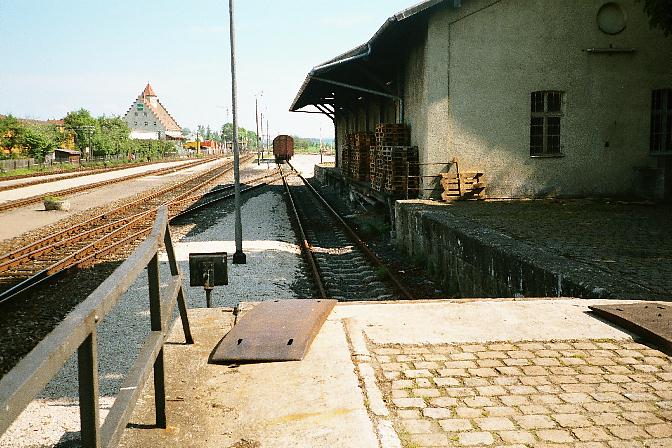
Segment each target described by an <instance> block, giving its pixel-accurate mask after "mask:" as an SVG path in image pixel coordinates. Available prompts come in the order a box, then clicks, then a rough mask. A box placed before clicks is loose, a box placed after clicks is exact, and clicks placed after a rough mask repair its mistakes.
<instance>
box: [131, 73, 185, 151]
mask: <svg viewBox="0 0 672 448" xmlns="http://www.w3.org/2000/svg"><path fill="white" fill-rule="evenodd" d="M124 121H126V123H127V124H128V127H129V128H130V129H131V134H130V137H131V138H134V139H139V140H182V139H183V137H182V128H181V127H180V125H178V124H177V122H176V121H175V119H174V118H173V117H172V115H170V113H168V111H167V110H166V108H165V107H164V106H163V104H161V102H160V101H159V98H158V97H157V96H156V93H154V89H152V86H151V85H149V83H147V86H146V87H145V90H143V91H142V93H141V94H140V95H139V96H138V98H137V99H136V100H135V101H134V102H133V104H132V105H131V107H130V108H129V109H128V111H127V112H126V115H124Z"/></svg>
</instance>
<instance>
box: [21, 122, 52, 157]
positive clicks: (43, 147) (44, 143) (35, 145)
mask: <svg viewBox="0 0 672 448" xmlns="http://www.w3.org/2000/svg"><path fill="white" fill-rule="evenodd" d="M57 134H58V131H56V129H55V126H39V125H38V126H30V127H28V128H27V129H26V134H25V137H24V147H25V148H26V151H27V153H28V155H29V156H30V157H33V158H35V159H37V160H38V161H40V162H42V161H44V158H45V156H46V155H47V154H49V153H51V152H52V151H53V150H55V149H56V148H58V146H59V142H58V140H59V139H58V136H57Z"/></svg>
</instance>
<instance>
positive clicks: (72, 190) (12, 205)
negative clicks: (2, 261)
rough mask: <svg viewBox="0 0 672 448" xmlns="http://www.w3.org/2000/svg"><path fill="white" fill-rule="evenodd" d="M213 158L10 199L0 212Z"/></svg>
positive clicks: (210, 160) (183, 168) (181, 167)
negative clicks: (50, 197) (49, 197)
mask: <svg viewBox="0 0 672 448" xmlns="http://www.w3.org/2000/svg"><path fill="white" fill-rule="evenodd" d="M212 160H213V159H204V160H198V161H196V162H190V163H186V164H184V165H181V166H177V167H170V168H161V169H158V170H152V171H145V172H143V173H136V174H130V175H128V176H122V177H118V178H116V179H108V180H104V181H100V182H94V183H91V184H86V185H80V186H78V187H72V188H66V189H64V190H58V191H52V192H48V193H44V194H39V195H35V196H31V197H29V198H23V199H17V200H15V201H8V202H4V203H2V204H0V212H3V211H7V210H11V209H14V208H19V207H23V206H24V205H30V204H35V203H37V202H41V201H42V200H43V198H44V196H45V195H54V196H69V195H72V194H75V193H79V192H82V191H86V190H93V189H94V188H98V187H103V186H106V185H112V184H116V183H119V182H124V181H127V180H132V179H137V178H139V177H145V176H157V175H162V174H168V173H174V172H176V171H181V170H185V169H189V168H193V167H195V166H198V165H202V164H204V163H208V162H212Z"/></svg>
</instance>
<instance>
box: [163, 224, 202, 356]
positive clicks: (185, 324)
mask: <svg viewBox="0 0 672 448" xmlns="http://www.w3.org/2000/svg"><path fill="white" fill-rule="evenodd" d="M163 244H164V246H165V248H166V254H167V255H168V264H169V265H170V274H171V275H172V276H176V275H179V274H180V267H179V265H178V264H177V259H176V258H175V248H174V247H173V239H172V237H171V235H170V226H169V225H166V234H165V236H164V237H163ZM177 308H178V309H179V310H180V320H181V321H182V331H183V332H184V339H185V341H186V343H187V344H193V343H194V338H193V337H192V336H191V328H190V326H189V317H188V315H187V301H186V298H185V297H184V288H183V287H182V286H180V292H179V294H178V296H177Z"/></svg>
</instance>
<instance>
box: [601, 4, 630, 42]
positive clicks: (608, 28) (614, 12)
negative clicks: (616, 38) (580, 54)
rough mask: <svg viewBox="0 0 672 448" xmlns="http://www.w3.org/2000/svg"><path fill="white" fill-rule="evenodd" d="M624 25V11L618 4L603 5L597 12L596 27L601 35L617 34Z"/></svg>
mask: <svg viewBox="0 0 672 448" xmlns="http://www.w3.org/2000/svg"><path fill="white" fill-rule="evenodd" d="M625 23H626V17H625V11H623V8H621V7H620V5H619V4H618V3H614V2H609V3H605V4H604V5H602V7H601V8H600V10H599V11H598V12H597V26H598V27H599V28H600V31H602V32H603V33H606V34H618V33H620V32H621V31H623V30H624V29H625Z"/></svg>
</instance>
